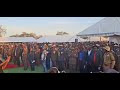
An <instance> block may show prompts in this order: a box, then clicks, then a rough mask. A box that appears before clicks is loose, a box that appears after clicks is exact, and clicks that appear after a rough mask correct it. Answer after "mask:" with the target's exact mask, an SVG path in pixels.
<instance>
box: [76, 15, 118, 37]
mask: <svg viewBox="0 0 120 90" xmlns="http://www.w3.org/2000/svg"><path fill="white" fill-rule="evenodd" d="M109 35H120V17H107V18H104V19H102V20H101V21H99V22H97V23H96V24H94V25H92V26H90V27H88V28H87V29H85V30H84V31H82V32H80V33H79V34H77V36H109Z"/></svg>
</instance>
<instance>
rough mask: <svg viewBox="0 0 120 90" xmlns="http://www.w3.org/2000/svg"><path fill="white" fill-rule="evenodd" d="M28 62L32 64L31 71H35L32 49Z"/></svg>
mask: <svg viewBox="0 0 120 90" xmlns="http://www.w3.org/2000/svg"><path fill="white" fill-rule="evenodd" d="M28 60H29V63H30V67H31V71H35V60H34V51H33V49H32V48H30V52H29V54H28Z"/></svg>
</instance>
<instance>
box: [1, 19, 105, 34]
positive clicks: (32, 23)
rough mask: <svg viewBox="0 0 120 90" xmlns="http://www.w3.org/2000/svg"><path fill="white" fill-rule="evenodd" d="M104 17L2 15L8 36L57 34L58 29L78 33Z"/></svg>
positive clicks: (2, 22)
mask: <svg viewBox="0 0 120 90" xmlns="http://www.w3.org/2000/svg"><path fill="white" fill-rule="evenodd" d="M103 18H104V17H0V25H2V27H3V28H5V29H7V34H6V36H11V35H15V34H21V33H22V32H27V33H36V34H37V35H56V33H57V31H64V32H68V33H69V34H70V35H75V34H78V33H79V32H81V31H83V30H84V29H86V28H88V27H89V26H91V25H93V24H95V23H97V22H98V21H100V20H101V19H103Z"/></svg>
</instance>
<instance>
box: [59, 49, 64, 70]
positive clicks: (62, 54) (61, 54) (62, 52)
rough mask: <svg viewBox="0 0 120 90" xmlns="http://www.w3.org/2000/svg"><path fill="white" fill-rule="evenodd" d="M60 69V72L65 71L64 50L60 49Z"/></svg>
mask: <svg viewBox="0 0 120 90" xmlns="http://www.w3.org/2000/svg"><path fill="white" fill-rule="evenodd" d="M58 69H59V70H60V71H63V70H64V69H65V56H64V50H63V48H60V49H59V52H58Z"/></svg>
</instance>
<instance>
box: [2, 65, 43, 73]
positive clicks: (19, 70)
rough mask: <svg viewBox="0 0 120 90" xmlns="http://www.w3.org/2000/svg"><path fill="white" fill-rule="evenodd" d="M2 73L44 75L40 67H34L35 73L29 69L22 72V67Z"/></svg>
mask: <svg viewBox="0 0 120 90" xmlns="http://www.w3.org/2000/svg"><path fill="white" fill-rule="evenodd" d="M4 73H44V72H43V68H42V66H36V67H35V71H31V69H30V67H29V68H28V69H27V70H24V67H18V68H12V69H6V70H4Z"/></svg>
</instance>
